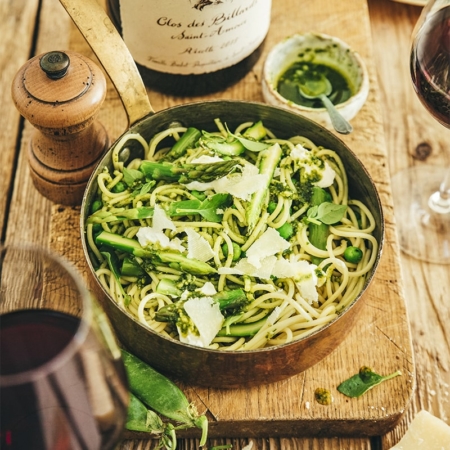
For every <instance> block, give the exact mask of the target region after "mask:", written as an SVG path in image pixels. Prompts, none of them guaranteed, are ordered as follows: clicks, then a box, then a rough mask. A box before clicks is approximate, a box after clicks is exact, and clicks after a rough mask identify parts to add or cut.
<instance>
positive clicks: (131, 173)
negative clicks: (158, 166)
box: [123, 167, 144, 187]
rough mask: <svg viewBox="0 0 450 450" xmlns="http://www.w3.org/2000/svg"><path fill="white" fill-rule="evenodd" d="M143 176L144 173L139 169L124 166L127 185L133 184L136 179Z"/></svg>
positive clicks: (124, 177) (124, 179)
mask: <svg viewBox="0 0 450 450" xmlns="http://www.w3.org/2000/svg"><path fill="white" fill-rule="evenodd" d="M143 177H144V174H143V173H142V172H141V171H139V170H136V169H127V168H126V167H124V168H123V181H125V183H126V184H127V186H130V187H131V186H133V183H134V182H135V181H136V180H141V179H142V178H143Z"/></svg>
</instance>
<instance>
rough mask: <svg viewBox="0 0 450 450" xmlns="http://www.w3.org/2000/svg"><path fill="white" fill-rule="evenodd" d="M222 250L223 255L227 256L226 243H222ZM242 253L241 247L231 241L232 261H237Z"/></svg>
mask: <svg viewBox="0 0 450 450" xmlns="http://www.w3.org/2000/svg"><path fill="white" fill-rule="evenodd" d="M222 251H223V254H224V255H225V256H228V244H226V243H225V244H223V245H222ZM241 255H242V250H241V247H239V245H238V244H236V242H233V261H237V260H238V259H239V258H240V257H241Z"/></svg>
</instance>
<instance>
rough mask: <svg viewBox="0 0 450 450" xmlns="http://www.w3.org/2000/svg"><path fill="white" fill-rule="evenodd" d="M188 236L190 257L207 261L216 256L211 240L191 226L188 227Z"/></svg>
mask: <svg viewBox="0 0 450 450" xmlns="http://www.w3.org/2000/svg"><path fill="white" fill-rule="evenodd" d="M186 234H187V236H188V255H187V256H188V258H193V259H198V260H200V261H203V262H206V261H209V260H210V259H211V258H212V257H214V251H213V249H212V248H211V246H210V245H209V242H208V241H207V240H206V239H205V238H204V237H203V236H201V235H200V234H199V233H197V232H196V231H195V230H193V229H191V228H186Z"/></svg>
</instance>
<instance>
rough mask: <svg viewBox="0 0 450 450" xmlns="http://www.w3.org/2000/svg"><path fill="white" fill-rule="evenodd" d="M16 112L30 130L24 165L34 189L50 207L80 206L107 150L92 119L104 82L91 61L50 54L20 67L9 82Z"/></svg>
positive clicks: (100, 128) (104, 135)
mask: <svg viewBox="0 0 450 450" xmlns="http://www.w3.org/2000/svg"><path fill="white" fill-rule="evenodd" d="M12 97H13V100H14V103H15V105H16V107H17V109H18V110H19V112H20V114H21V115H22V116H24V117H25V118H26V119H27V120H28V121H29V122H30V123H31V124H32V125H33V126H34V127H35V130H34V131H33V133H32V136H31V141H30V146H29V148H28V162H29V166H30V170H31V176H32V178H33V183H34V185H35V187H36V188H37V189H38V191H39V192H40V193H41V194H42V195H44V196H45V197H47V198H48V199H50V200H51V201H53V202H55V203H61V204H64V205H79V204H81V200H82V197H83V193H84V190H85V187H86V184H87V182H88V180H89V177H90V175H91V173H92V171H93V170H94V168H95V166H96V165H97V163H98V161H99V160H100V158H101V157H102V156H103V154H104V153H105V151H106V150H107V149H108V147H109V139H108V136H107V133H106V130H105V128H104V127H103V125H102V124H101V123H100V122H99V121H98V120H96V118H95V117H96V114H97V113H98V111H99V109H100V107H101V105H102V103H103V101H104V99H105V97H106V78H105V76H104V75H103V72H102V71H101V70H100V69H99V67H98V66H97V65H96V64H95V63H93V62H92V61H91V60H90V59H88V58H86V57H85V56H83V55H80V54H78V53H75V52H71V51H66V52H60V51H53V52H49V53H45V54H42V55H38V56H35V57H34V58H32V59H30V60H29V61H28V62H27V63H25V64H24V65H23V66H22V68H21V69H20V70H19V71H18V73H17V74H16V76H15V78H14V80H13V83H12Z"/></svg>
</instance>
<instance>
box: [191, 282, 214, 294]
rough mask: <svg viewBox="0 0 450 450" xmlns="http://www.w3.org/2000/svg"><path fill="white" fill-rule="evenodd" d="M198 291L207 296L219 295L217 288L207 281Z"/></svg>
mask: <svg viewBox="0 0 450 450" xmlns="http://www.w3.org/2000/svg"><path fill="white" fill-rule="evenodd" d="M196 291H197V292H200V294H203V295H205V296H211V295H214V294H217V291H216V288H215V287H214V285H213V284H212V283H211V282H210V281H207V282H206V283H205V284H204V285H203V286H202V287H201V288H199V289H196Z"/></svg>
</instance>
